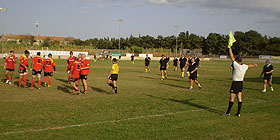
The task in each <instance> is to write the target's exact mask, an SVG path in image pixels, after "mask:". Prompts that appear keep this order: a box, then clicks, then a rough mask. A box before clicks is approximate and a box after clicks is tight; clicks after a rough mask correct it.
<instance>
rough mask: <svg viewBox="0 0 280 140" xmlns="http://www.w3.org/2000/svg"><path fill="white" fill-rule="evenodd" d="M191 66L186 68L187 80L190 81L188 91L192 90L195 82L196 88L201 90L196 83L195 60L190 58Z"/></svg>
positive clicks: (196, 67) (196, 68)
mask: <svg viewBox="0 0 280 140" xmlns="http://www.w3.org/2000/svg"><path fill="white" fill-rule="evenodd" d="M191 62H192V63H191V64H190V65H189V68H188V72H189V73H190V76H189V79H190V84H191V86H190V90H192V89H193V82H195V83H196V84H197V86H198V87H199V89H201V85H200V83H199V82H198V81H197V70H198V66H197V64H196V62H195V59H194V58H192V59H191Z"/></svg>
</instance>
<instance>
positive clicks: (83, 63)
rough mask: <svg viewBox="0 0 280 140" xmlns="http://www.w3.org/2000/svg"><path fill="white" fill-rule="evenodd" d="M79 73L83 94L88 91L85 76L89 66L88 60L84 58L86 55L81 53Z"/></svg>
mask: <svg viewBox="0 0 280 140" xmlns="http://www.w3.org/2000/svg"><path fill="white" fill-rule="evenodd" d="M81 67H82V68H81V73H80V79H81V80H82V83H83V87H84V91H83V92H82V93H83V94H87V93H88V86H87V76H88V73H89V67H90V63H89V60H87V59H86V55H85V54H82V61H81Z"/></svg>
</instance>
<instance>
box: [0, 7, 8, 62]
mask: <svg viewBox="0 0 280 140" xmlns="http://www.w3.org/2000/svg"><path fill="white" fill-rule="evenodd" d="M0 10H1V12H3V23H2V36H1V50H2V58H4V53H3V48H4V36H5V26H4V24H5V16H4V12H6V11H8V8H0Z"/></svg>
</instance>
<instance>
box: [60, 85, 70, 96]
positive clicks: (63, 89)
mask: <svg viewBox="0 0 280 140" xmlns="http://www.w3.org/2000/svg"><path fill="white" fill-rule="evenodd" d="M71 88H72V87H71V86H68V85H64V86H57V90H60V91H62V92H64V93H67V94H70V91H69V89H71Z"/></svg>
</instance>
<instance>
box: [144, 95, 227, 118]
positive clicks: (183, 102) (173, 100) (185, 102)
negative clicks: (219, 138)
mask: <svg viewBox="0 0 280 140" xmlns="http://www.w3.org/2000/svg"><path fill="white" fill-rule="evenodd" d="M146 96H148V97H151V98H156V99H160V100H167V101H172V102H177V103H182V104H185V105H189V106H192V107H195V108H198V109H202V110H205V111H208V112H211V113H216V114H219V115H222V114H223V113H224V112H223V111H220V110H216V109H212V108H210V107H206V106H203V105H199V104H195V103H192V102H191V101H192V100H193V99H188V100H176V99H172V98H162V97H156V96H153V95H146Z"/></svg>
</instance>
